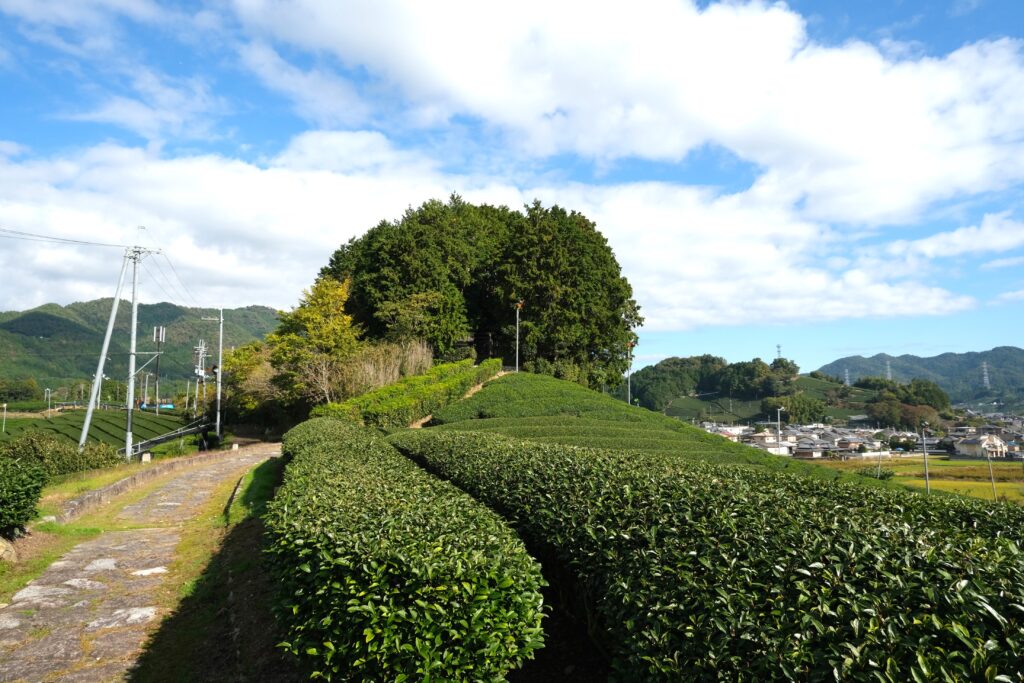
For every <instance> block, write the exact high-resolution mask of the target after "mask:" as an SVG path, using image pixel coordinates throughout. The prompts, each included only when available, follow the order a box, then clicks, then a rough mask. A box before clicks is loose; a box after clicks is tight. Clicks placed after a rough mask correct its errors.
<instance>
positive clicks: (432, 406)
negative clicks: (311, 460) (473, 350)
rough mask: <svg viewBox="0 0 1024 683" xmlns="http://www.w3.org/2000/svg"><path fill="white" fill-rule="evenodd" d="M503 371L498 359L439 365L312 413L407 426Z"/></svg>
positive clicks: (378, 424) (387, 426) (385, 426)
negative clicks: (479, 362) (475, 363)
mask: <svg viewBox="0 0 1024 683" xmlns="http://www.w3.org/2000/svg"><path fill="white" fill-rule="evenodd" d="M500 371H501V360H499V359H497V358H492V359H490V360H485V361H484V362H483V363H481V364H480V365H477V366H474V365H473V361H472V360H471V359H466V360H463V361H459V362H457V363H448V364H444V365H437V366H435V367H433V368H432V369H431V370H429V371H428V372H426V373H424V374H422V375H414V376H411V377H406V378H405V379H402V380H400V381H398V382H395V383H394V384H389V385H387V386H385V387H381V388H380V389H377V390H375V391H371V392H369V393H367V394H363V395H362V396H357V397H355V398H351V399H349V400H348V401H345V402H344V403H329V404H326V405H323V406H317V407H316V408H314V409H313V411H312V412H311V414H310V416H311V417H336V418H342V419H347V420H351V421H355V422H362V423H363V424H365V425H367V426H373V427H378V428H380V429H396V428H400V427H407V426H408V425H409V424H411V423H412V422H415V421H416V420H418V419H420V418H423V417H426V416H427V415H431V414H433V413H435V412H437V411H439V410H441V409H442V408H444V407H445V406H447V405H448V404H450V403H453V402H455V401H458V400H459V399H460V398H462V397H463V396H464V395H465V393H466V392H467V391H468V390H469V389H470V388H471V387H473V386H474V385H476V384H479V383H481V382H483V381H485V380H487V379H490V378H491V377H493V376H494V375H496V374H498V372H500Z"/></svg>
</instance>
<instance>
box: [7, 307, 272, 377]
mask: <svg viewBox="0 0 1024 683" xmlns="http://www.w3.org/2000/svg"><path fill="white" fill-rule="evenodd" d="M111 303H112V298H110V297H107V298H103V299H94V300H91V301H79V302H74V303H71V304H67V305H60V304H54V303H47V304H42V305H41V306H36V307H34V308H30V309H28V310H25V311H2V312H0V379H21V378H28V377H34V378H36V379H37V381H40V382H46V381H51V382H56V381H60V380H64V381H72V380H73V381H79V380H82V379H87V378H91V377H92V375H93V373H94V372H95V371H96V362H97V360H98V358H99V353H100V348H101V347H102V344H103V335H104V333H105V332H106V327H107V321H108V319H109V316H110V307H111ZM138 313H139V315H138V332H137V334H138V341H137V345H138V350H139V351H140V352H147V351H153V350H155V344H154V343H153V341H152V337H153V327H155V326H158V325H162V326H164V327H166V328H167V342H166V344H165V345H164V348H163V350H164V352H165V353H164V355H163V357H162V358H161V375H162V377H165V378H167V379H169V380H174V379H180V380H184V379H186V378H187V377H191V376H192V365H193V362H192V347H194V346H195V345H196V344H197V343H198V341H199V339H204V340H205V341H206V345H207V348H208V349H209V350H210V351H211V352H212V353H213V354H214V356H213V360H212V361H210V362H208V365H212V364H213V363H216V358H215V354H216V351H217V333H218V330H217V324H216V323H215V322H210V321H204V320H203V318H204V317H217V315H218V310H217V309H213V308H191V307H185V306H178V305H176V304H171V303H168V302H158V303H154V304H139V312H138ZM277 319H278V312H277V311H276V310H274V309H272V308H269V307H266V306H245V307H241V308H233V309H227V308H226V309H224V348H225V350H227V349H230V348H231V347H233V346H239V345H241V344H245V343H247V342H249V341H252V340H254V339H262V338H263V337H264V336H265V335H266V334H267V333H268V332H270V331H272V330H273V329H274V328H275V327H276V326H277ZM130 328H131V304H130V302H127V301H124V300H122V301H121V302H120V304H119V306H118V312H117V319H116V322H115V325H114V333H113V335H112V338H111V342H110V351H109V353H108V356H109V357H110V360H109V361H108V362H107V367H106V368H105V369H104V374H106V375H108V376H109V377H115V378H120V377H122V376H124V375H127V356H128V347H129V333H130ZM145 360H146V357H145V356H141V357H140V360H139V361H138V362H139V364H140V365H141V363H143V362H145Z"/></svg>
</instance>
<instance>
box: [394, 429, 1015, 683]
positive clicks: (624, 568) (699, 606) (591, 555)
mask: <svg viewBox="0 0 1024 683" xmlns="http://www.w3.org/2000/svg"><path fill="white" fill-rule="evenodd" d="M390 441H391V442H392V443H394V444H396V445H397V446H398V447H399V448H400V449H401V450H402V451H404V452H406V453H407V454H408V455H410V456H411V457H413V458H414V459H416V460H418V461H420V462H421V463H423V464H424V465H425V466H427V467H428V468H429V469H431V470H432V471H434V472H436V473H437V474H439V475H440V476H443V477H445V478H447V479H449V480H450V481H452V482H453V483H455V484H456V485H457V486H459V487H461V488H463V489H464V490H466V491H467V492H469V493H471V494H472V495H473V496H475V497H476V498H477V499H478V500H480V501H482V502H484V503H487V504H488V505H491V506H492V507H493V508H494V509H496V510H498V511H499V512H501V513H502V514H503V515H505V516H506V517H507V518H508V519H509V520H510V521H511V522H512V524H513V525H514V526H515V527H516V528H517V529H519V531H520V534H521V535H522V536H523V538H524V539H525V540H526V542H527V543H528V544H529V545H530V546H531V549H533V550H534V551H535V552H537V553H538V554H539V556H540V557H541V559H542V561H543V562H544V563H545V564H548V563H549V562H551V563H552V564H553V565H554V566H557V567H560V568H561V569H562V571H563V572H565V573H566V575H568V576H570V577H573V578H572V585H573V587H574V589H575V592H576V595H577V599H578V600H579V601H581V603H582V605H583V606H584V608H585V612H586V614H587V616H589V617H591V618H592V624H591V626H592V627H593V628H594V629H595V631H596V632H598V633H601V634H603V639H604V641H605V645H606V646H607V647H608V648H609V650H610V652H611V653H612V656H613V666H614V667H615V669H616V671H617V672H618V673H619V674H620V675H621V677H622V678H623V679H624V680H644V681H679V680H716V679H717V680H730V681H764V680H779V679H789V680H799V681H825V680H829V681H834V680H878V681H893V682H896V681H913V680H941V681H966V680H989V681H992V680H999V681H1019V680H1022V679H1024V553H1022V552H1021V549H1020V547H1019V545H1018V544H1019V542H1020V536H1021V529H1022V528H1024V526H1022V525H1024V509H1021V508H1019V507H1016V506H1007V505H995V506H990V505H987V504H985V503H982V502H981V501H975V500H968V499H964V498H955V497H926V496H923V495H918V494H913V493H909V492H902V491H893V490H881V489H867V488H864V487H861V486H854V485H846V484H837V483H833V482H823V481H818V480H814V479H809V478H805V477H795V476H790V475H786V474H781V473H777V472H772V471H768V470H764V469H758V468H749V467H736V466H716V465H708V464H703V463H694V462H685V461H682V460H680V459H678V458H674V457H672V456H659V455H657V454H641V453H611V452H607V451H598V450H592V449H584V448H574V447H570V446H564V445H553V444H538V443H529V442H524V441H516V440H512V439H509V438H506V437H501V436H496V435H490V434H478V433H462V432H451V431H438V430H417V431H409V432H404V433H400V434H396V435H394V436H392V437H391V439H390Z"/></svg>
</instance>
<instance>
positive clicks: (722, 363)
mask: <svg viewBox="0 0 1024 683" xmlns="http://www.w3.org/2000/svg"><path fill="white" fill-rule="evenodd" d="M799 372H800V368H799V367H798V366H797V364H796V363H794V362H793V361H791V360H789V359H786V358H776V359H775V360H773V361H772V364H771V365H768V364H767V363H765V362H764V361H763V360H761V359H760V358H755V359H753V360H750V361H741V362H738V363H731V364H730V363H729V362H728V361H726V360H725V359H724V358H719V357H718V356H711V355H703V356H691V357H689V358H666V359H665V360H663V361H661V362H660V363H658V364H657V365H653V366H648V367H646V368H642V369H640V370H638V371H637V372H635V373H634V374H633V379H632V384H633V395H634V396H636V397H637V398H638V399H639V400H640V405H642V406H644V407H646V408H650V409H651V410H658V411H661V410H664V409H665V408H666V407H668V404H669V403H670V402H671V401H672V399H674V398H677V397H679V396H695V395H699V394H718V395H721V396H728V397H732V398H739V399H750V400H754V399H759V398H764V397H768V396H783V395H788V394H791V393H792V392H793V381H794V380H795V379H796V377H797V373H799Z"/></svg>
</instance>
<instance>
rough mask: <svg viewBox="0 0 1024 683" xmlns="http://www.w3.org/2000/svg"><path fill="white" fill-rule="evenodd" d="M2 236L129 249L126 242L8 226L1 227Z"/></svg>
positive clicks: (29, 240) (32, 240)
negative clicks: (81, 237) (52, 233)
mask: <svg viewBox="0 0 1024 683" xmlns="http://www.w3.org/2000/svg"><path fill="white" fill-rule="evenodd" d="M0 237H6V238H7V239H12V240H25V241H27V242H53V243H55V244H76V245H80V246H86V247H112V248H117V249H127V248H128V245H126V244H108V243H105V242H90V241H89V240H76V239H71V238H70V237H55V236H53V235H40V234H38V233H34V232H24V231H23V230H10V229H8V228H0Z"/></svg>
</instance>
